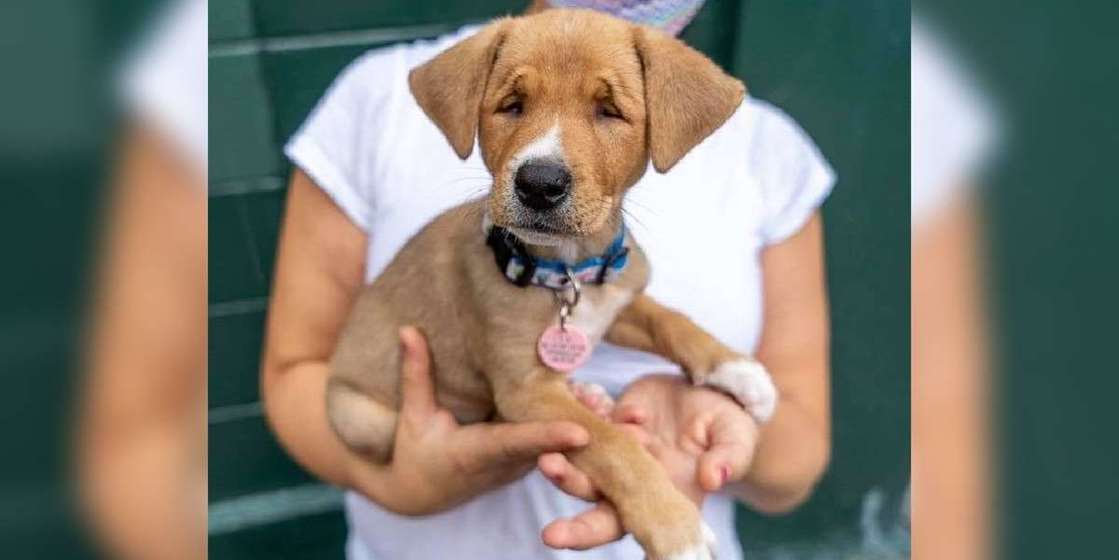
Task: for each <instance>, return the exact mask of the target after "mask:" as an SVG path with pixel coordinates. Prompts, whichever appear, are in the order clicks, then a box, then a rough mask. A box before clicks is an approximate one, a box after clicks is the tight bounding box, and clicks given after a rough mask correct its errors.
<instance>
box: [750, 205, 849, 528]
mask: <svg viewBox="0 0 1119 560" xmlns="http://www.w3.org/2000/svg"><path fill="white" fill-rule="evenodd" d="M762 268H763V273H762V274H763V281H764V283H765V284H764V285H765V287H764V290H765V291H764V306H765V318H764V323H763V324H764V325H765V327H764V329H763V331H762V338H761V342H760V343H759V345H758V350H757V358H758V360H759V361H761V362H762V363H763V364H765V366H766V368H767V369H769V372H770V374H771V375H772V376H773V381H774V383H775V384H776V385H777V389H778V391H779V392H780V395H781V400H780V404H778V406H777V413H776V414H775V415H774V417H773V419H772V420H771V421H770V422H769V423H768V424H766V425H765V426H763V427H762V429H761V432H760V438H759V440H758V444H757V449H756V451H755V455H754V459H753V463H752V464H751V466H750V469H749V471H748V472H747V474H746V477H745V478H744V479H743V480H742V481H740V482H739V483H737V484H734V485H731V486H729V487H728V490H730V491H731V492H733V493H734V494H735V496H736V497H738V498H739V499H741V500H742V501H744V502H746V503H747V504H749V505H751V506H752V507H754V508H755V509H757V510H760V511H763V512H769V513H779V512H785V511H789V510H791V509H793V508H794V507H796V506H797V505H799V504H800V503H801V502H803V501H804V500H805V499H807V497H808V496H809V495H810V494H811V492H812V489H813V487H815V485H816V482H817V481H818V480H819V479H820V476H821V475H822V474H823V472H824V469H825V468H826V467H827V464H828V458H829V455H830V449H831V418H830V383H829V377H830V368H829V365H828V340H829V337H828V302H827V286H826V283H825V277H824V248H823V223H822V220H821V218H820V215H819V213H817V214H815V215H814V216H813V217H812V219H811V220H809V222H808V223H807V224H806V225H805V226H804V228H802V229H801V230H800V231H799V232H798V233H796V234H795V235H793V236H792V237H790V238H789V239H787V240H785V241H783V242H781V243H779V244H777V245H774V246H772V247H769V248H768V249H766V250H765V252H764V253H762Z"/></svg>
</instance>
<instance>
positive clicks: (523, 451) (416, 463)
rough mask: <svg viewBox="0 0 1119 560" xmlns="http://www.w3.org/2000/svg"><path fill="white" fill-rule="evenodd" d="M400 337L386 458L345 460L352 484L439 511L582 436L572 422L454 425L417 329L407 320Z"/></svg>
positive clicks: (394, 505)
mask: <svg viewBox="0 0 1119 560" xmlns="http://www.w3.org/2000/svg"><path fill="white" fill-rule="evenodd" d="M400 342H401V347H402V355H403V361H402V368H401V409H400V416H399V421H398V423H397V429H396V441H395V447H394V448H393V458H392V462H391V463H390V464H388V465H385V466H383V467H379V466H372V465H370V464H369V463H367V462H365V461H364V460H363V459H360V458H357V457H356V456H355V457H354V460H353V461H352V462H351V467H350V471H351V474H350V477H349V478H350V480H351V482H352V483H353V485H354V487H355V488H356V489H357V490H358V491H362V492H365V493H367V494H368V495H370V497H371V498H373V499H374V500H376V501H377V502H378V503H380V504H381V505H382V506H384V507H386V508H388V509H390V510H393V511H396V512H397V513H403V514H408V515H423V514H430V513H435V512H438V511H442V510H445V509H447V508H450V507H451V506H454V505H456V504H459V503H461V502H463V501H466V500H467V499H469V498H472V497H474V496H477V495H479V494H482V493H484V492H487V491H489V490H491V489H493V488H494V487H497V486H500V485H503V484H506V483H508V482H511V481H513V480H516V479H518V478H520V477H522V476H524V475H525V474H526V473H527V472H528V471H530V470H531V469H532V467H533V465H534V464H535V462H536V460H537V458H538V457H539V456H540V455H541V454H542V453H549V452H557V453H558V452H562V451H568V450H571V449H575V448H577V447H580V446H583V445H586V444H587V443H588V442H589V438H590V436H589V434H587V432H586V430H584V429H583V428H582V427H580V426H579V425H577V424H574V423H571V422H536V423H518V424H513V423H480V424H470V425H466V426H461V425H459V424H458V422H457V421H456V420H455V418H454V416H453V415H452V414H451V413H450V412H449V411H447V410H446V409H443V408H440V407H439V405H438V403H437V402H436V400H435V388H434V384H433V383H432V379H431V358H430V355H429V353H428V348H427V343H426V341H425V340H424V337H423V335H421V334H420V332H419V331H417V330H416V329H414V328H410V327H406V328H404V329H401V331H400ZM561 456H562V455H561Z"/></svg>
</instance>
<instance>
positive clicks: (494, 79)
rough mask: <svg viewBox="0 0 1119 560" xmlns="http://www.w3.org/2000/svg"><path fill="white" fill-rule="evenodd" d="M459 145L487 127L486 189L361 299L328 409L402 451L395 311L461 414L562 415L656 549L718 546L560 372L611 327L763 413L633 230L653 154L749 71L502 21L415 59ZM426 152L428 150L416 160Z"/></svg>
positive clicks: (626, 33) (344, 434)
mask: <svg viewBox="0 0 1119 560" xmlns="http://www.w3.org/2000/svg"><path fill="white" fill-rule="evenodd" d="M409 85H410V88H411V91H412V94H413V95H414V96H415V98H416V101H417V102H418V103H419V105H420V107H421V108H422V109H423V110H424V112H425V113H426V114H427V116H428V117H430V118H431V120H432V121H434V123H435V124H436V125H437V126H438V127H439V128H440V129H441V130H442V132H443V133H444V135H445V136H446V138H447V140H448V142H449V143H450V144H451V146H452V147H453V148H454V150H455V152H456V153H457V154H458V155H459V156H460V157H461V158H463V159H465V158H466V157H467V156H469V155H470V153H471V151H472V150H473V147H474V141H475V137H476V136H477V138H478V141H479V145H480V147H481V150H482V158H483V160H484V162H485V164H486V166H487V168H488V170H489V171H490V173H491V174H492V176H493V186H492V189H491V190H490V192H489V194H488V196H486V197H484V198H482V199H479V200H475V201H471V202H467V203H465V204H463V205H461V206H458V207H456V208H453V209H451V210H448V211H447V212H445V213H443V214H442V215H440V216H438V217H437V218H435V219H434V220H433V221H432V222H431V223H430V224H428V225H427V226H426V227H425V228H424V229H423V230H422V231H420V232H419V233H418V234H416V236H415V237H413V238H412V239H411V240H410V241H409V242H408V243H407V244H406V245H405V246H404V247H403V249H401V250H400V252H399V253H398V254H397V255H396V257H395V259H394V260H393V261H392V262H391V263H390V264H389V265H388V267H387V268H386V269H385V270H384V272H383V273H382V274H381V275H380V276H379V277H378V278H377V279H376V280H375V281H374V282H373V283H372V284H371V285H370V286H368V287H367V288H366V289H365V290H364V291H363V292H362V293H361V295H360V296H359V298H358V299H357V301H356V303H355V305H354V309H353V312H352V315H351V316H350V318H349V319H348V323H347V325H346V326H345V328H344V330H343V332H342V335H341V338H340V340H339V344H338V347H337V350H336V352H335V355H334V357H333V360H332V365H331V377H330V381H329V386H328V390H327V401H328V402H327V405H328V413H329V416H330V420H331V424H332V426H333V428H334V430H335V431H336V432H337V434H338V436H339V437H340V438H341V439H342V440H343V441H344V442H345V443H346V444H347V445H349V446H350V447H351V448H353V449H355V450H357V451H359V452H361V453H364V454H366V455H367V456H369V457H370V458H371V459H372V460H374V461H378V462H385V461H388V460H390V459H391V451H392V447H393V435H394V433H395V430H396V417H397V413H396V411H397V408H398V404H399V402H398V400H399V388H398V384H399V379H398V371H399V367H400V355H399V350H398V342H397V334H396V333H397V330H398V329H399V328H400V327H401V326H403V325H415V326H418V327H419V328H420V329H421V330H422V331H423V332H424V333H425V335H426V336H427V339H428V342H429V345H430V348H431V352H432V357H433V359H434V365H435V367H434V370H435V371H434V375H435V379H436V387H437V397H438V400H439V402H440V404H441V405H442V406H444V407H446V408H447V409H449V410H450V411H451V412H452V413H453V414H454V415H455V417H456V418H457V419H458V420H459V421H461V422H464V423H466V422H480V421H484V420H489V419H493V418H495V417H499V418H502V419H504V420H507V421H511V422H518V421H549V420H568V421H573V422H576V423H578V424H580V425H582V426H583V427H585V428H586V429H587V430H588V432H589V433H590V434H591V443H590V444H589V445H587V446H586V447H585V448H582V449H580V450H578V451H575V452H572V453H570V454H569V458H570V460H571V461H572V462H573V463H574V464H575V465H576V466H577V467H579V468H580V469H582V470H583V471H584V472H586V473H587V475H588V476H589V477H590V478H591V479H592V481H593V482H594V483H595V484H596V485H597V486H598V488H600V489H601V491H602V493H603V494H604V495H605V496H606V497H607V498H609V499H610V501H611V502H612V503H613V504H614V505H615V506H616V507H617V510H618V512H619V514H620V516H621V520H622V522H623V524H624V526H625V528H626V530H628V531H629V532H630V533H632V534H633V535H634V537H636V539H637V541H638V542H639V543H641V545H642V546H643V547H644V549H645V551H646V553H647V555H648V556H649V557H650V558H652V559H655V560H659V559H672V560H678V559H709V558H711V557H712V547H713V545H714V543H713V542H711V539H712V537H711V532H710V530H709V529H707V528H706V527H705V526H704V524H703V522H702V519H701V517H700V514H699V511H698V510H697V508H696V506H695V504H693V503H692V502H690V501H689V500H688V499H687V498H686V497H685V496H684V495H683V494H682V493H680V492H679V491H678V490H677V489H676V488H675V487H674V486H673V484H672V482H671V481H670V480H669V478H668V476H667V474H666V473H665V472H664V470H663V469H662V468H661V466H660V465H659V464H658V463H657V462H656V460H655V459H654V458H653V457H652V456H651V455H649V453H647V452H646V451H645V450H644V449H643V448H642V447H641V446H640V445H638V444H637V443H636V442H635V441H633V440H632V439H631V438H630V437H628V436H627V435H626V434H624V433H623V432H622V431H620V430H618V429H617V428H615V427H614V426H612V425H610V424H609V423H608V422H606V421H604V420H602V419H601V418H600V417H599V416H598V415H596V414H595V413H594V412H592V411H591V410H589V409H587V408H586V407H584V406H583V405H581V404H580V403H579V402H577V400H576V399H575V398H574V397H573V396H572V393H571V391H570V390H569V389H568V387H567V383H566V381H567V375H566V373H567V370H571V369H574V368H575V367H577V366H578V364H579V363H581V361H582V360H583V359H585V358H586V356H587V355H588V354H589V352H590V347H591V346H593V345H594V344H595V343H596V342H598V341H599V340H600V339H602V338H603V337H605V339H606V340H608V341H610V342H612V343H614V344H619V345H623V346H627V347H632V348H637V349H640V350H645V351H648V352H654V353H657V354H660V355H662V356H664V357H666V358H668V359H670V360H672V361H674V362H676V363H678V364H680V366H681V367H682V369H683V370H684V371H685V372H686V373H687V375H689V376H690V378H691V380H692V381H694V382H695V383H697V384H700V383H701V384H707V385H710V386H713V387H716V388H719V389H721V390H724V391H726V392H728V393H730V394H731V395H732V396H734V397H735V398H736V399H738V400H739V402H741V403H742V404H743V405H744V406H745V407H746V408H747V410H748V411H750V412H751V413H752V414H753V415H754V416H755V417H756V418H758V419H759V420H760V421H764V420H765V419H767V418H768V417H769V416H770V415H771V414H772V413H773V410H774V407H775V406H776V401H777V394H776V391H775V389H774V386H773V384H772V383H771V381H770V379H769V376H768V374H767V373H766V371H765V369H764V368H763V367H762V366H761V365H760V364H759V363H757V362H756V361H754V360H752V359H750V358H747V357H745V356H742V355H740V354H738V353H736V352H734V351H733V350H731V349H729V348H727V347H726V346H725V345H723V344H722V343H720V342H719V341H718V340H716V339H715V338H713V337H712V336H711V335H710V334H708V333H706V332H705V331H703V330H701V329H700V328H699V327H697V326H696V325H695V324H694V323H693V322H692V321H691V320H689V319H688V318H687V317H685V316H684V315H682V314H680V313H678V312H675V311H672V310H669V309H666V308H665V307H663V306H661V305H659V304H658V303H656V302H655V301H653V300H652V299H650V298H649V297H648V296H646V295H644V294H643V293H642V291H643V289H644V287H645V285H646V283H647V281H648V278H649V264H648V262H647V261H646V258H645V255H644V254H643V253H642V252H641V249H640V248H639V247H638V246H637V244H636V243H634V240H633V238H632V237H631V236H630V235H629V234H628V233H627V232H626V231H625V229H624V227H623V224H622V218H621V205H622V199H623V196H624V195H625V193H626V190H627V189H629V188H630V187H631V186H632V185H633V184H634V183H636V182H637V180H638V179H639V178H640V177H641V176H642V174H643V173H644V172H645V170H646V168H647V166H648V164H649V162H650V160H651V161H652V164H653V167H654V168H655V169H656V170H657V171H658V172H662V173H663V172H665V171H668V170H669V169H670V168H672V166H673V165H675V164H676V163H677V162H678V161H679V160H680V158H682V157H683V156H684V155H685V154H686V153H687V152H688V151H689V150H690V149H691V148H692V147H694V146H695V145H696V144H698V143H699V142H700V141H702V140H703V139H704V138H705V137H707V136H708V135H709V134H711V132H713V131H714V130H715V129H716V128H718V127H719V126H720V125H721V124H722V123H723V122H724V121H725V120H726V119H727V118H728V117H729V116H730V115H731V114H732V113H733V112H734V111H735V109H736V108H737V107H738V105H739V103H740V102H741V101H742V98H743V96H744V93H745V89H744V87H743V85H742V83H741V82H739V81H737V80H735V79H733V78H731V77H730V76H727V75H726V74H724V73H723V72H722V71H721V70H720V69H719V68H718V67H716V66H715V65H714V64H713V63H712V62H711V61H710V60H708V59H707V58H705V57H704V56H703V55H701V54H700V53H698V52H696V51H694V50H692V49H691V48H689V47H687V46H686V45H684V44H683V43H681V42H680V41H678V40H676V39H674V38H672V37H670V36H668V35H665V34H663V33H661V32H659V31H657V30H654V29H651V28H646V27H641V26H636V25H633V24H631V23H628V22H624V21H622V20H619V19H614V18H612V17H610V16H606V15H603V14H598V13H595V12H591V11H582V10H547V11H544V12H541V13H538V14H535V15H531V16H524V17H518V18H505V19H500V20H497V21H495V22H494V23H492V24H490V25H489V26H487V27H485V28H484V29H482V30H481V31H479V32H478V33H477V34H476V35H474V36H472V37H470V38H468V39H466V40H464V41H462V42H461V43H459V44H457V45H455V46H453V47H451V48H450V49H448V50H446V51H445V52H443V53H441V54H440V55H438V56H436V57H435V58H434V59H432V60H431V61H429V62H427V63H426V64H424V65H422V66H420V67H418V68H416V69H415V70H413V71H412V73H411V74H410V76H409ZM416 164H417V165H422V162H417V163H416Z"/></svg>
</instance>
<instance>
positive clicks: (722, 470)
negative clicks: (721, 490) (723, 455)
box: [719, 465, 730, 484]
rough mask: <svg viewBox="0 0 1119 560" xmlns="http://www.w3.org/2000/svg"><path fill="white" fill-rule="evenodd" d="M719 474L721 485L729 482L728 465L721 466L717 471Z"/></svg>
mask: <svg viewBox="0 0 1119 560" xmlns="http://www.w3.org/2000/svg"><path fill="white" fill-rule="evenodd" d="M719 473H720V474H721V475H722V476H723V484H726V482H727V481H728V480H730V465H723V466H722V467H721V468H720V469H719Z"/></svg>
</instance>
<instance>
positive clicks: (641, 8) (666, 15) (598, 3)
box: [548, 0, 704, 35]
mask: <svg viewBox="0 0 1119 560" xmlns="http://www.w3.org/2000/svg"><path fill="white" fill-rule="evenodd" d="M703 2H704V0H548V4H550V5H552V6H553V7H556V8H589V9H591V10H597V11H600V12H606V13H608V14H611V15H614V16H617V17H620V18H622V19H628V20H629V21H632V22H634V23H641V24H644V25H651V26H653V27H659V28H660V29H663V30H664V31H666V32H668V33H671V34H673V35H676V34H678V33H680V30H682V29H684V27H685V26H687V25H688V22H690V21H692V18H693V17H695V15H696V12H698V11H699V9H700V8H701V7H703Z"/></svg>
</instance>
